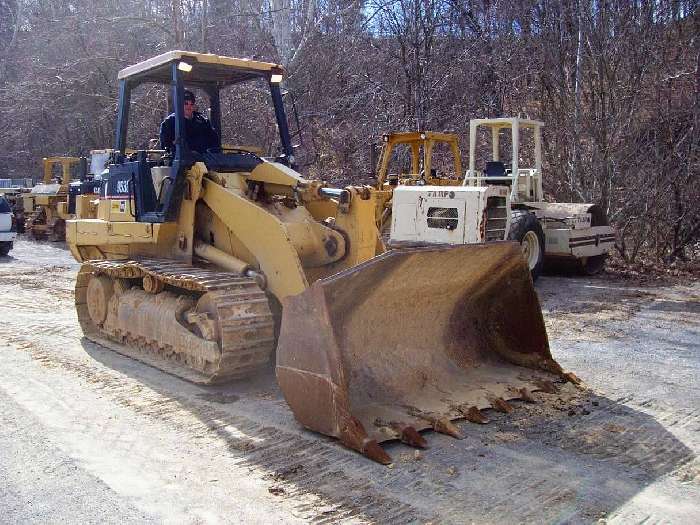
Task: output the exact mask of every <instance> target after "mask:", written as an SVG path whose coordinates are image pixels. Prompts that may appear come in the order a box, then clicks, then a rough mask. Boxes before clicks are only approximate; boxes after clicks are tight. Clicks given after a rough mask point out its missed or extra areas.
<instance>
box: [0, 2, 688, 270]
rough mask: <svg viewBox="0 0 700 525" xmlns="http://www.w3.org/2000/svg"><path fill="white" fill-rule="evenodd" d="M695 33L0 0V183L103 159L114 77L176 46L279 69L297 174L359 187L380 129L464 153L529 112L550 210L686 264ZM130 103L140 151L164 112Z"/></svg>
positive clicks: (564, 16)
mask: <svg viewBox="0 0 700 525" xmlns="http://www.w3.org/2000/svg"><path fill="white" fill-rule="evenodd" d="M699 37H700V13H699V12H698V2H697V1H696V0H655V1H642V0H630V1H623V0H618V1H615V0H610V1H608V0H578V1H575V0H572V1H560V0H512V1H510V2H507V1H498V0H474V1H470V0H94V1H87V0H73V1H67V0H60V1H53V0H0V99H1V102H0V122H1V123H2V124H1V125H0V177H24V176H32V175H34V176H37V175H38V174H39V173H40V159H41V158H42V157H44V156H48V155H61V154H82V155H85V154H87V153H88V152H89V150H90V149H99V148H106V147H111V145H112V143H113V128H114V122H115V109H116V87H117V83H116V74H117V71H118V70H119V69H121V68H123V67H125V66H127V65H130V64H133V63H135V62H138V61H140V60H143V59H145V58H148V57H151V56H154V55H156V54H159V53H162V52H165V51H168V50H171V49H187V50H193V51H201V52H212V53H218V54H224V55H230V56H238V57H249V58H257V59H260V60H267V61H273V62H278V63H282V64H283V65H284V66H285V67H286V68H287V71H288V77H287V80H286V83H285V88H286V89H288V90H289V91H290V92H291V93H292V94H293V97H294V104H295V106H296V108H297V111H298V116H299V122H300V126H301V130H302V131H301V133H300V136H299V137H297V142H299V140H301V141H302V147H301V148H300V149H301V150H302V151H303V152H304V153H303V155H305V158H306V159H307V160H309V159H310V160H314V162H312V163H309V164H308V165H307V166H305V167H304V168H303V169H302V171H303V172H304V173H305V174H308V175H313V176H319V177H322V178H324V179H326V180H333V181H336V182H346V183H349V182H358V181H366V180H367V178H368V176H370V175H371V173H372V171H373V166H372V165H371V163H370V146H371V145H372V144H374V143H378V142H380V141H381V136H382V134H383V133H386V132H390V131H402V130H415V129H422V130H433V131H451V132H455V133H458V134H460V137H461V147H462V152H463V155H466V154H467V153H468V149H467V145H468V123H469V119H470V118H481V117H498V116H516V115H520V116H523V117H529V118H534V119H538V120H543V121H544V122H545V128H544V147H545V150H544V167H543V168H544V185H545V191H546V192H547V194H548V195H549V196H550V197H551V198H552V199H558V200H561V201H581V200H583V201H587V202H597V203H600V204H602V205H603V206H604V207H605V208H606V210H607V212H608V216H609V218H610V220H611V222H612V223H613V224H614V225H615V227H616V228H617V230H618V234H619V240H618V251H619V253H620V255H621V256H622V257H623V258H624V259H625V260H626V261H627V262H634V261H636V260H639V259H642V258H643V259H645V260H655V261H659V262H660V263H662V264H672V263H673V261H675V260H677V259H682V260H685V259H697V258H698V256H699V252H700V246H699V245H700V204H699V202H700V176H699V174H700V169H699V168H700V148H699V144H700V38H699ZM138 100H139V99H137V102H138ZM140 100H141V110H142V112H143V114H144V115H145V117H146V118H144V119H143V120H144V123H143V125H142V128H140V129H139V128H138V127H137V128H136V129H135V130H134V133H136V135H139V134H140V135H139V136H138V137H137V140H141V141H143V140H147V138H150V137H152V136H156V133H155V131H154V130H157V123H158V122H159V121H160V119H162V118H163V116H164V115H165V111H166V108H165V107H159V106H158V105H153V104H150V103H149V94H148V93H145V94H143V96H142V98H141V99H140ZM251 100H252V102H251ZM246 103H247V104H251V103H253V104H259V105H260V109H261V112H262V111H263V110H264V109H265V106H266V105H268V99H267V98H265V97H257V98H256V97H253V98H252V99H250V100H248V101H247V102H246ZM239 113H240V112H238V111H236V104H235V103H234V104H233V105H232V106H231V107H230V108H229V111H228V112H227V116H228V117H229V118H230V119H231V121H232V122H235V124H236V126H242V129H246V130H248V131H251V130H256V129H257V128H258V127H259V122H256V119H255V116H254V115H255V113H252V115H253V116H252V117H242V116H241V115H240V114H239ZM246 119H247V120H246ZM133 121H134V119H133V117H132V122H133ZM292 127H293V128H294V127H295V126H294V125H293V126H292ZM309 162H310V161H309Z"/></svg>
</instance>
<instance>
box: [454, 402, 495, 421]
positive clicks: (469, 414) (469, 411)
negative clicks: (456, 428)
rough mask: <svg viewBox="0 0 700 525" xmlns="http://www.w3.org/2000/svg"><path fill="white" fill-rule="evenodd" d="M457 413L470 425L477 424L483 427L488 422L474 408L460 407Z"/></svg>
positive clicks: (477, 409) (476, 408)
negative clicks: (462, 415)
mask: <svg viewBox="0 0 700 525" xmlns="http://www.w3.org/2000/svg"><path fill="white" fill-rule="evenodd" d="M459 411H460V412H461V413H462V414H464V418H465V419H466V420H467V421H469V422H471V423H478V424H479V425H485V424H486V423H488V422H489V420H488V419H487V418H486V416H484V414H483V413H482V412H481V410H479V408H478V407H476V406H470V407H469V408H467V407H462V408H460V409H459Z"/></svg>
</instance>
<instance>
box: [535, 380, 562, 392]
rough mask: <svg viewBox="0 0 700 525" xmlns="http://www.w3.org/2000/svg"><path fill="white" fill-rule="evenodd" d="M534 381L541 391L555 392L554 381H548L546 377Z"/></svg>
mask: <svg viewBox="0 0 700 525" xmlns="http://www.w3.org/2000/svg"><path fill="white" fill-rule="evenodd" d="M534 383H535V385H537V388H539V389H540V390H542V392H545V393H547V394H556V393H557V387H555V386H554V383H552V382H551V381H548V380H546V379H536V380H535V381H534Z"/></svg>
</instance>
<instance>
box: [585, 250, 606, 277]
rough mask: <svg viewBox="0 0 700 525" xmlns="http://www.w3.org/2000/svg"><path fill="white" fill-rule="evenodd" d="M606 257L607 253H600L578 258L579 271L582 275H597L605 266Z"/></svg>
mask: <svg viewBox="0 0 700 525" xmlns="http://www.w3.org/2000/svg"><path fill="white" fill-rule="evenodd" d="M607 258H608V254H607V253H603V254H601V255H593V256H591V257H586V258H584V259H580V260H579V264H580V269H581V273H582V274H583V275H597V274H599V273H600V272H601V271H602V270H603V268H604V267H605V260H606V259H607Z"/></svg>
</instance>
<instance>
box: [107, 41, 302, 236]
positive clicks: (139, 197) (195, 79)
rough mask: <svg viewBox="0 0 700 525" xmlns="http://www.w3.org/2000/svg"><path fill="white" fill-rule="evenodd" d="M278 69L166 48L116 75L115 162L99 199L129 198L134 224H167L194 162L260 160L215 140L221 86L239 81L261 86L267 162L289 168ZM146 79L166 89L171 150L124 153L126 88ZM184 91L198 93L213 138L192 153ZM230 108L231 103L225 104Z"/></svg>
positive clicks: (211, 165) (214, 165)
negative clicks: (275, 148) (266, 109)
mask: <svg viewBox="0 0 700 525" xmlns="http://www.w3.org/2000/svg"><path fill="white" fill-rule="evenodd" d="M283 75H284V70H283V69H282V67H281V66H279V65H277V64H273V63H268V62H258V61H254V60H246V59H237V58H231V57H225V56H219V55H212V54H203V53H193V52H188V51H170V52H168V53H164V54H162V55H159V56H157V57H154V58H152V59H149V60H146V61H144V62H141V63H139V64H136V65H133V66H129V67H127V68H125V69H123V70H121V71H120V72H119V75H118V78H119V110H118V117H117V131H116V145H115V150H116V155H115V162H114V163H113V164H111V165H110V166H109V176H108V178H107V181H106V183H105V184H104V185H103V189H102V197H103V198H107V199H124V200H126V201H128V202H131V200H132V199H133V201H134V208H135V210H133V212H132V214H133V216H134V218H135V220H136V221H137V222H150V223H162V222H170V221H174V220H175V219H176V217H177V213H178V209H179V204H180V201H181V199H182V195H183V193H184V191H185V187H184V185H185V172H186V171H187V170H188V169H189V168H190V167H191V166H192V165H193V164H194V163H195V162H204V163H205V165H206V166H207V169H209V170H212V171H252V170H253V169H254V168H255V167H256V166H257V165H258V164H260V163H261V162H264V160H263V158H261V157H260V156H259V154H260V153H262V151H261V150H258V149H256V148H250V147H245V148H243V147H237V146H233V147H232V146H227V145H225V144H222V140H221V139H222V135H225V134H224V133H223V132H225V131H226V130H225V129H224V128H222V118H221V116H222V91H224V90H225V89H226V88H230V87H232V86H240V85H241V84H244V83H245V84H253V83H255V84H257V91H258V92H260V91H261V90H260V89H259V88H260V87H262V86H266V87H267V90H269V95H270V97H271V99H272V108H273V109H274V120H275V123H276V128H277V130H278V135H279V143H280V151H279V154H278V155H277V156H275V158H274V160H275V161H277V162H280V163H282V164H285V165H287V166H289V167H292V168H293V167H294V157H293V154H292V145H291V139H290V134H289V128H288V125H287V117H286V114H285V111H284V103H283V99H282V93H281V90H280V83H281V82H282V78H283ZM145 84H150V85H153V84H155V85H160V86H166V87H168V88H170V91H171V101H172V104H171V106H172V112H173V113H174V114H175V141H174V151H173V153H172V154H171V155H165V154H163V153H164V152H163V151H162V150H139V151H136V152H135V153H131V154H127V149H126V142H127V136H128V133H127V131H128V124H129V112H130V107H132V106H133V105H132V104H131V97H132V93H133V92H134V90H135V89H136V88H138V87H139V86H142V85H145ZM185 89H190V90H193V91H195V90H196V91H197V92H199V93H200V97H201V94H202V93H203V94H204V95H205V97H201V98H200V100H203V99H204V98H207V99H208V102H209V115H208V116H209V120H210V122H211V124H212V127H213V128H214V130H215V132H216V134H217V136H218V144H217V146H216V147H214V148H210V149H208V150H207V151H205V152H202V153H197V152H195V151H192V150H191V149H190V148H189V147H188V144H187V140H186V137H185V136H184V135H185V134H184V130H185V115H184V110H183V105H184V92H185ZM229 106H230V105H229Z"/></svg>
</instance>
